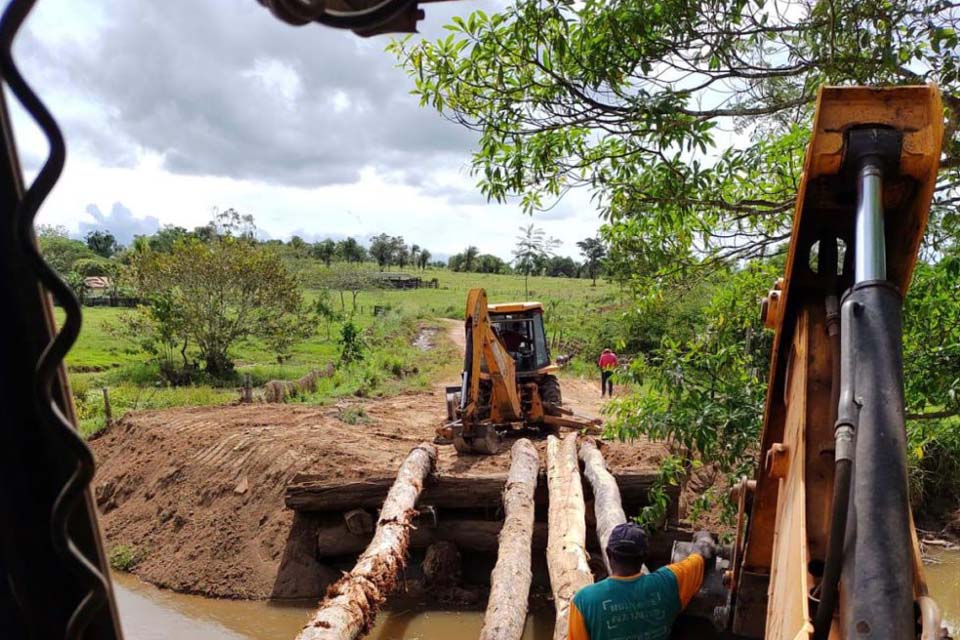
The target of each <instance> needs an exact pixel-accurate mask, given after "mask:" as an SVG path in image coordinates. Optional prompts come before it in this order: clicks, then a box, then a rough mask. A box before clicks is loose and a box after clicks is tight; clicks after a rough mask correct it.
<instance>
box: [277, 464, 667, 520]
mask: <svg viewBox="0 0 960 640" xmlns="http://www.w3.org/2000/svg"><path fill="white" fill-rule="evenodd" d="M615 477H616V479H617V486H618V487H619V488H620V496H621V498H622V499H623V503H624V504H625V505H633V506H643V505H645V504H647V492H648V491H649V490H650V487H652V486H653V483H654V480H655V479H656V471H655V470H650V471H624V472H621V473H617V474H615ZM506 482H507V474H505V473H491V474H483V475H456V476H451V475H445V476H439V475H438V476H433V477H431V478H430V480H429V481H428V482H427V486H426V487H424V490H423V493H422V494H421V496H420V502H421V503H423V504H430V505H433V506H435V507H437V508H438V509H464V508H487V507H493V508H497V507H499V506H500V504H501V499H502V496H501V493H502V492H503V486H504V484H506ZM537 483H538V484H537V490H536V492H535V493H534V502H535V503H536V504H538V505H546V504H547V488H546V487H547V483H546V477H545V476H544V475H543V474H541V476H540V477H539V478H538V479H537ZM392 484H393V478H388V477H385V476H383V477H375V478H370V479H367V480H359V481H351V482H343V481H337V480H331V479H330V475H329V474H328V475H325V476H318V475H311V474H298V475H296V476H294V478H293V480H292V481H291V483H290V484H289V485H288V486H287V490H286V505H287V507H288V508H290V509H293V510H294V511H317V512H320V511H350V510H351V509H359V508H367V509H371V508H372V509H376V508H379V507H380V505H381V504H383V500H384V498H385V497H386V495H387V491H388V490H389V489H390V486H391V485H392ZM673 490H674V491H677V489H676V488H673Z"/></svg>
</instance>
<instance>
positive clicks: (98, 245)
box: [85, 229, 120, 258]
mask: <svg viewBox="0 0 960 640" xmlns="http://www.w3.org/2000/svg"><path fill="white" fill-rule="evenodd" d="M85 240H86V243H87V247H89V248H90V250H91V251H93V252H94V253H95V254H97V255H98V256H101V257H103V258H109V257H110V256H112V255H113V254H114V253H116V252H117V251H119V250H120V245H119V244H118V243H117V239H116V238H114V237H113V234H112V233H110V232H109V231H103V230H100V229H96V230H94V231H88V232H87V235H86V238H85Z"/></svg>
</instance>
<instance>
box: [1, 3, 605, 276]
mask: <svg viewBox="0 0 960 640" xmlns="http://www.w3.org/2000/svg"><path fill="white" fill-rule="evenodd" d="M489 4H490V3H483V2H481V3H450V4H448V5H444V4H432V3H431V4H429V5H426V6H425V8H426V12H427V20H426V21H424V22H423V23H422V24H421V31H424V32H426V33H428V34H432V35H434V36H436V35H439V34H440V33H441V30H440V27H441V25H442V24H443V23H444V22H446V21H447V20H448V18H449V16H450V15H452V14H453V13H465V12H468V11H472V10H474V9H476V8H480V7H481V6H483V8H489V7H488V6H487V5H489ZM468 5H469V6H468ZM65 16H66V17H69V19H65ZM28 30H29V31H28V33H26V34H24V36H23V38H22V39H21V41H20V43H19V44H18V47H17V49H16V54H17V57H18V60H20V61H21V67H22V68H23V70H24V73H25V75H26V77H27V78H28V79H29V80H30V81H31V82H32V83H33V84H34V85H35V86H36V88H37V90H38V92H39V93H40V94H41V95H42V97H43V98H44V100H45V101H46V102H47V103H48V106H49V107H50V108H51V110H52V111H53V112H54V114H55V116H56V117H57V118H58V120H59V121H60V123H61V125H62V127H63V129H64V131H65V134H66V137H67V141H68V146H69V155H68V161H67V166H66V169H65V172H64V174H63V177H62V178H61V180H60V182H59V183H58V185H57V186H56V188H55V190H54V192H53V193H52V195H51V197H50V199H49V200H48V202H47V203H46V204H45V206H44V208H43V209H42V211H41V214H40V221H41V222H43V223H50V224H64V225H66V226H68V228H71V229H73V230H75V231H77V232H80V231H81V230H84V229H89V228H93V226H106V227H107V228H109V227H110V225H114V226H115V227H116V229H111V231H114V233H115V234H118V232H122V233H123V234H128V233H134V232H136V233H139V232H141V231H136V230H138V229H140V230H143V229H149V228H150V227H152V226H155V225H157V224H161V225H162V224H177V225H181V226H185V227H193V226H197V225H200V224H204V223H205V222H206V221H208V220H209V218H210V213H211V210H212V209H213V208H214V207H219V208H221V209H223V208H226V207H234V208H236V209H238V210H240V211H241V212H243V213H250V214H253V215H254V216H255V218H256V220H257V223H258V225H259V226H260V227H261V228H262V229H264V231H266V232H267V233H268V234H269V235H270V236H272V237H289V236H290V235H292V234H294V233H297V234H299V235H302V236H306V237H310V238H320V237H326V236H328V235H329V236H332V237H342V236H348V235H349V236H355V237H358V238H364V237H368V236H370V235H373V234H376V233H380V232H385V233H389V234H392V235H402V236H404V237H405V238H406V239H407V241H408V242H415V243H417V244H420V245H421V246H425V247H427V248H428V249H430V250H431V252H433V253H434V254H437V255H439V254H445V253H456V252H458V251H460V250H462V249H463V248H464V247H465V246H467V245H476V246H478V247H479V248H480V249H481V251H483V252H489V253H493V254H496V255H499V256H501V257H504V258H509V257H510V250H511V249H512V247H513V243H514V237H515V235H516V233H517V227H519V226H520V225H522V224H527V223H528V222H529V219H528V218H527V217H526V216H524V215H522V213H521V212H520V208H519V206H518V205H517V204H516V203H511V204H505V205H499V204H487V203H485V202H484V200H483V198H482V197H481V196H480V194H479V192H478V190H477V188H476V185H475V182H476V180H475V178H474V177H472V176H470V175H469V174H468V168H469V166H470V151H471V149H472V147H473V145H474V144H475V139H476V138H475V134H473V133H471V132H469V131H466V130H465V129H463V128H461V127H458V126H457V125H455V124H452V123H450V122H447V121H446V120H444V119H443V118H441V117H440V116H439V115H438V114H437V113H435V112H433V111H431V110H427V109H422V108H420V107H419V104H418V100H417V98H416V97H415V96H412V95H410V94H409V90H410V88H411V84H412V81H411V80H410V79H409V78H407V77H406V75H405V74H404V73H403V72H402V71H401V70H399V69H397V68H395V61H394V59H393V58H392V56H391V55H389V54H387V53H385V52H384V51H383V47H384V46H385V45H386V43H387V39H386V38H385V37H377V38H371V39H368V40H363V39H360V38H357V37H355V36H353V35H352V34H349V33H343V32H337V31H333V30H330V29H326V28H323V27H320V26H317V25H312V26H307V27H302V28H293V27H289V26H286V25H283V24H281V23H279V22H278V21H276V20H275V19H274V18H273V17H272V16H270V14H269V13H268V12H267V11H266V10H264V9H263V8H262V7H260V6H259V5H258V4H257V3H255V2H251V1H250V0H197V1H196V2H189V3H187V2H186V1H185V0H181V2H175V1H173V0H171V2H169V3H164V4H161V5H156V6H155V5H151V4H150V3H148V4H147V5H142V4H140V5H137V8H133V7H132V6H130V5H129V4H128V3H127V2H125V1H122V0H100V1H95V0H86V1H83V0H45V2H43V3H41V4H40V5H39V7H38V10H37V13H36V14H35V15H34V16H32V17H31V19H30V21H29V22H28ZM14 124H15V128H16V134H17V140H18V143H19V145H20V147H21V157H22V159H23V161H24V165H25V168H26V170H27V173H28V176H29V175H31V174H32V173H34V172H35V171H36V170H37V168H38V167H39V163H40V162H41V160H42V158H43V157H44V156H45V153H46V143H45V141H44V140H43V138H42V136H40V135H39V132H38V131H37V130H36V128H35V127H33V125H32V123H30V122H29V120H28V119H27V118H26V116H25V115H24V114H23V113H22V111H20V110H19V109H18V108H17V107H14ZM114 203H117V204H116V205H114ZM110 205H112V206H113V209H112V210H111V212H110V213H109V214H103V213H102V212H101V210H100V209H99V208H98V207H100V206H104V207H106V206H110ZM91 207H92V208H91ZM85 212H91V213H85ZM92 212H95V213H92ZM90 216H92V218H91V217H90ZM534 222H536V223H537V224H538V225H540V226H543V227H544V229H545V230H546V232H547V233H548V234H550V235H553V236H556V237H558V238H560V239H561V240H562V241H563V242H564V245H563V246H562V247H561V249H560V251H559V252H560V253H561V254H567V255H572V256H576V255H577V253H578V251H577V248H576V245H575V243H576V241H577V240H580V239H582V238H584V237H587V236H591V235H593V234H594V233H595V231H596V228H597V227H598V226H599V220H598V218H597V214H596V211H595V210H594V209H593V207H592V206H591V205H590V202H589V199H588V198H587V196H586V194H585V193H584V194H581V193H575V194H571V195H569V196H568V197H567V199H565V201H564V202H562V203H561V204H560V205H558V207H557V208H555V209H554V210H552V211H550V212H548V213H545V214H543V215H542V216H535V217H534ZM118 237H119V236H118ZM121 241H123V240H121Z"/></svg>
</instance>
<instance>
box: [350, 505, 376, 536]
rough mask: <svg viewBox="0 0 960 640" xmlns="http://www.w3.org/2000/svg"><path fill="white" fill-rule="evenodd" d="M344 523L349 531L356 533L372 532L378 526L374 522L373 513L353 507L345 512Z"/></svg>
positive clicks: (371, 533) (371, 534)
mask: <svg viewBox="0 0 960 640" xmlns="http://www.w3.org/2000/svg"><path fill="white" fill-rule="evenodd" d="M343 523H344V524H345V525H346V526H347V531H349V532H350V533H352V534H354V535H364V534H370V536H371V537H372V536H373V531H374V529H375V528H376V527H375V525H374V522H373V515H372V514H371V513H370V512H369V511H367V510H365V509H351V510H350V511H347V512H346V513H345V514H343Z"/></svg>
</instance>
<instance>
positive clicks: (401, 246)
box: [390, 236, 410, 269]
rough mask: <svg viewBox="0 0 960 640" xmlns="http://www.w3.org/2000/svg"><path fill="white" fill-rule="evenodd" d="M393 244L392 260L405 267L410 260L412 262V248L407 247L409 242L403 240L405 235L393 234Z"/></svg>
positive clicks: (391, 241)
mask: <svg viewBox="0 0 960 640" xmlns="http://www.w3.org/2000/svg"><path fill="white" fill-rule="evenodd" d="M390 246H391V252H390V256H391V260H392V261H393V262H394V264H396V265H397V266H399V267H400V268H401V269H403V267H404V266H406V264H407V263H408V262H410V249H409V248H408V247H407V243H406V242H404V241H403V236H393V237H392V238H390Z"/></svg>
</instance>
